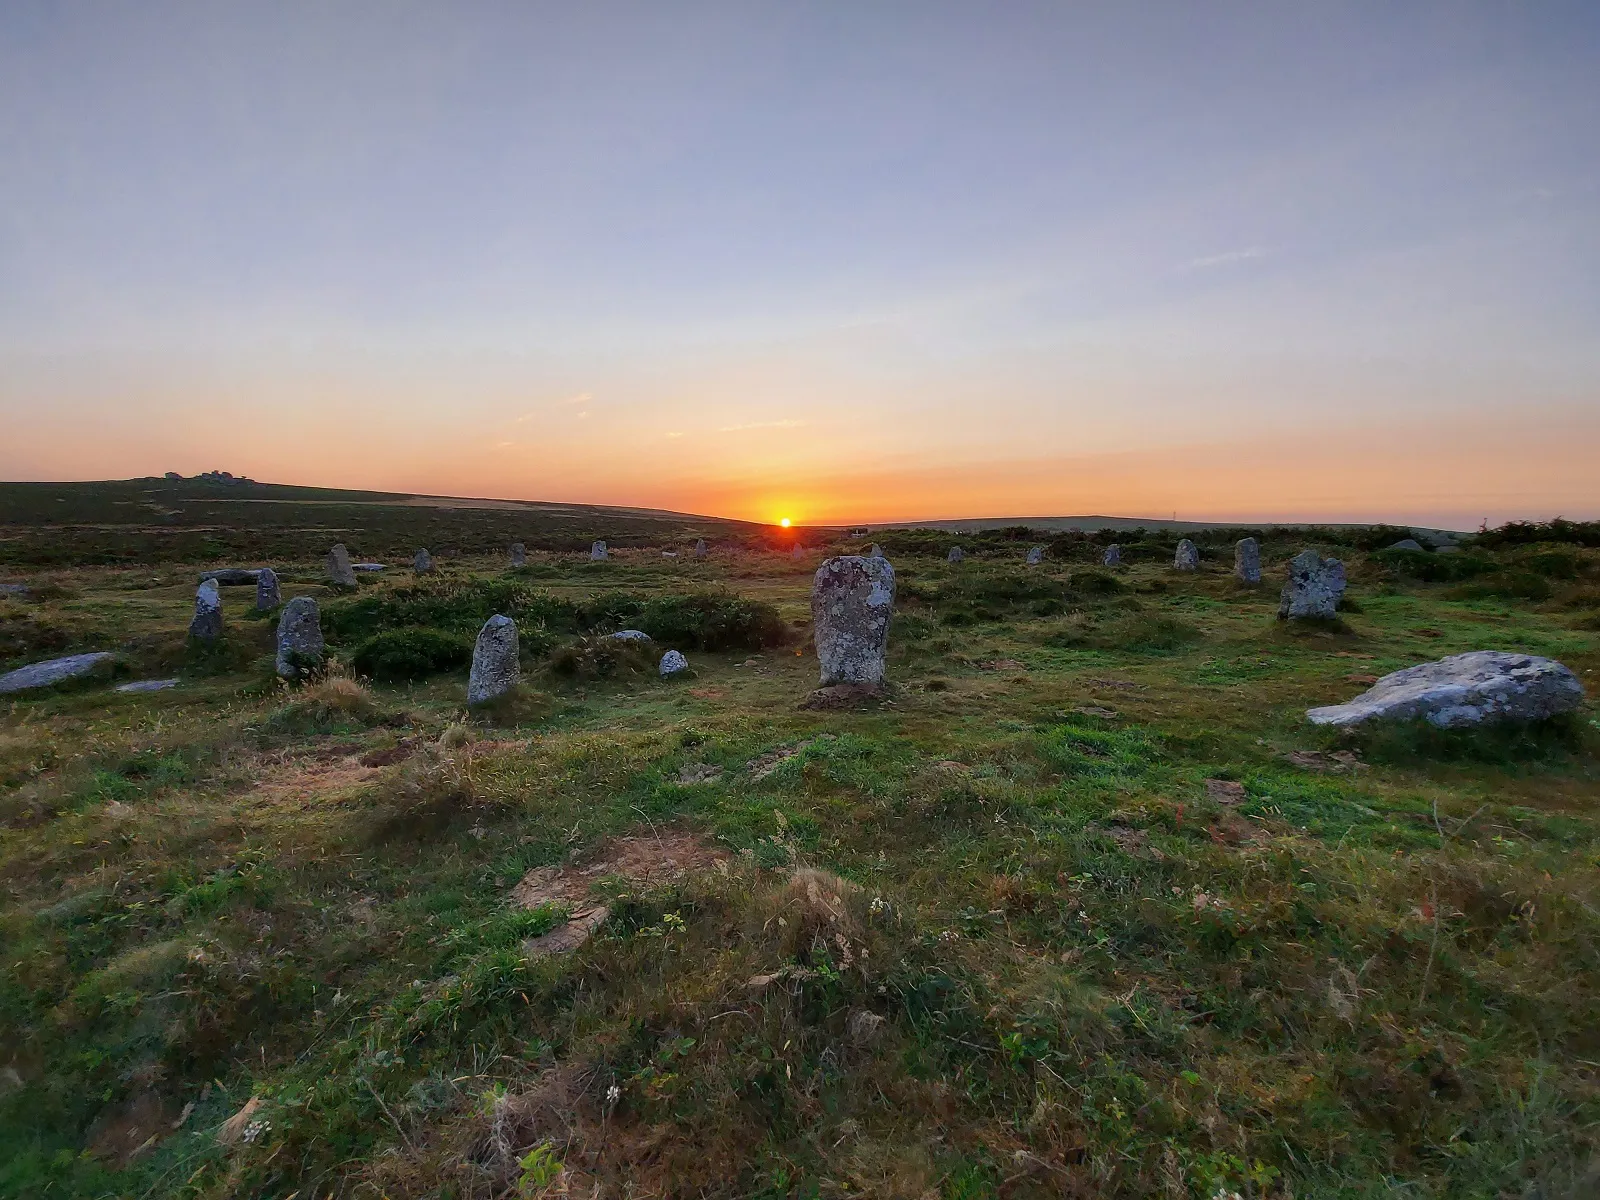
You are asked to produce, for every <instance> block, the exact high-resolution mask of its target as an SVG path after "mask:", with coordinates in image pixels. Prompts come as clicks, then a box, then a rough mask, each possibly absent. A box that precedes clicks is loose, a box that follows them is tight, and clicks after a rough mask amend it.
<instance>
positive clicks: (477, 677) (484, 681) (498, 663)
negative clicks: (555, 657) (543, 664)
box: [467, 615, 522, 705]
mask: <svg viewBox="0 0 1600 1200" xmlns="http://www.w3.org/2000/svg"><path fill="white" fill-rule="evenodd" d="M521 679H522V664H521V663H520V662H519V661H518V660H517V623H516V622H515V621H513V620H512V619H511V618H510V617H506V616H498V615H497V616H493V617H490V618H489V619H488V620H487V621H485V622H484V623H483V628H482V629H480V630H478V641H477V644H476V645H474V646H473V647H472V673H471V674H470V675H469V676H468V677H467V703H468V704H469V705H476V704H485V703H487V702H489V701H490V700H494V699H496V698H497V697H500V696H503V695H505V694H506V693H507V692H509V691H510V690H511V689H512V688H514V687H516V686H517V683H518V682H519V681H520V680H521Z"/></svg>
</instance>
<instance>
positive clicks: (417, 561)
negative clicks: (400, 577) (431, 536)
mask: <svg viewBox="0 0 1600 1200" xmlns="http://www.w3.org/2000/svg"><path fill="white" fill-rule="evenodd" d="M411 569H412V570H413V571H415V572H416V573H417V574H418V575H426V574H427V573H428V572H429V571H431V570H433V555H431V554H429V553H428V551H427V550H426V549H422V550H418V551H417V553H416V554H415V555H414V556H413V557H412V559H411Z"/></svg>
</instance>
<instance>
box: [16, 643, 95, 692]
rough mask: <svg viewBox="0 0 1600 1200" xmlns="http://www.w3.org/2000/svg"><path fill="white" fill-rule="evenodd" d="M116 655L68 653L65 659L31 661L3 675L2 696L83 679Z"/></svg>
mask: <svg viewBox="0 0 1600 1200" xmlns="http://www.w3.org/2000/svg"><path fill="white" fill-rule="evenodd" d="M115 657H116V656H115V655H112V654H107V653H106V652H105V651H103V650H102V651H96V652H95V653H93V654H69V655H67V656H66V657H65V658H50V659H46V660H45V661H44V662H36V663H29V664H28V665H27V666H25V667H18V668H17V669H16V670H15V671H12V672H10V673H8V674H5V675H0V695H9V694H10V693H12V692H26V691H31V690H32V689H34V688H46V687H52V686H54V685H55V684H58V683H65V682H66V681H67V680H69V679H81V678H82V677H83V676H85V675H90V674H93V673H94V672H95V671H96V670H98V669H100V668H101V667H104V666H109V665H110V664H111V661H112V659H113V658H115Z"/></svg>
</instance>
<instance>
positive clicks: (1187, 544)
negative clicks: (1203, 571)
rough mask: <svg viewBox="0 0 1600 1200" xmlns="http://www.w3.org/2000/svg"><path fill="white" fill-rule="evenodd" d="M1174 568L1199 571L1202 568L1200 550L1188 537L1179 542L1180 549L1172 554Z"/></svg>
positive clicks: (1175, 569)
mask: <svg viewBox="0 0 1600 1200" xmlns="http://www.w3.org/2000/svg"><path fill="white" fill-rule="evenodd" d="M1172 569H1173V570H1174V571H1197V570H1199V569H1200V551H1199V550H1198V549H1197V548H1196V547H1195V544H1194V543H1193V542H1191V541H1190V540H1189V539H1188V538H1184V539H1183V541H1181V542H1179V543H1178V551H1177V553H1176V554H1174V555H1173V556H1172Z"/></svg>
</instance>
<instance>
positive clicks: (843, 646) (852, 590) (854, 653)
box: [811, 554, 894, 687]
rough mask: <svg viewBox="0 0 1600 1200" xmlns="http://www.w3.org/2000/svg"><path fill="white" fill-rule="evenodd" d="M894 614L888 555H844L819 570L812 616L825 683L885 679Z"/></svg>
mask: <svg viewBox="0 0 1600 1200" xmlns="http://www.w3.org/2000/svg"><path fill="white" fill-rule="evenodd" d="M893 614H894V568H893V567H892V566H890V565H889V560H888V559H886V558H863V557H861V556H859V555H854V554H851V555H844V556H841V557H839V558H830V559H828V560H827V561H825V562H824V563H823V564H822V565H821V566H820V567H818V568H817V573H816V576H815V578H814V579H813V581H812V584H811V620H812V629H813V632H814V634H815V637H816V643H817V661H818V663H819V664H820V666H821V668H822V682H821V685H822V686H823V687H831V686H833V685H834V684H839V683H857V684H872V685H876V684H879V683H882V682H883V676H884V665H885V663H884V660H885V655H886V653H887V651H888V647H889V621H890V618H891V617H892V616H893Z"/></svg>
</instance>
